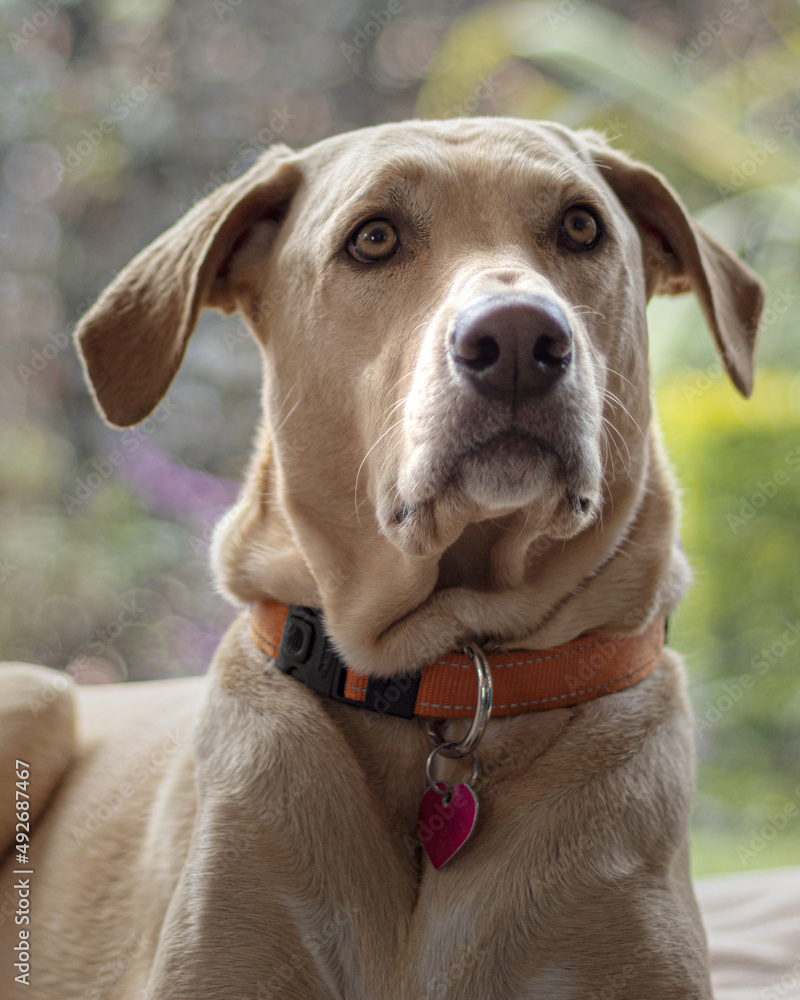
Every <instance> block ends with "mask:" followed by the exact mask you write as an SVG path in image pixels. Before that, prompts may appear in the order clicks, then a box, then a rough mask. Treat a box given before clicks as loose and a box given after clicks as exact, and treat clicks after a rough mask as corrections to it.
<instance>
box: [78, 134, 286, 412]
mask: <svg viewBox="0 0 800 1000" xmlns="http://www.w3.org/2000/svg"><path fill="white" fill-rule="evenodd" d="M292 155H293V154H292V152H291V150H289V149H288V148H287V147H285V146H284V147H278V148H274V149H271V150H269V151H268V152H267V153H265V154H264V156H262V157H261V158H260V159H259V160H258V161H257V162H256V163H255V164H254V165H253V166H252V167H251V168H250V170H248V171H247V172H246V173H245V174H243V175H242V176H241V177H239V178H237V180H235V181H232V182H231V183H229V184H224V185H222V186H221V187H220V188H218V189H217V190H216V191H214V192H213V193H212V194H211V195H209V197H208V198H206V199H205V200H204V201H202V202H200V203H199V204H197V205H195V207H194V208H192V209H191V210H190V211H189V212H187V213H186V215H184V216H183V218H182V219H180V220H179V221H178V222H176V223H175V225H174V226H173V227H172V228H171V229H169V230H167V232H165V233H164V234H163V235H162V236H160V237H159V238H158V239H157V240H156V241H155V242H154V243H151V244H150V246H149V247H147V248H146V249H144V250H143V251H142V252H141V253H140V254H139V255H138V256H137V257H136V258H135V259H134V260H133V261H132V262H131V263H130V264H129V265H128V266H127V267H126V268H125V269H124V270H123V271H122V272H121V273H120V274H119V275H118V276H117V278H116V279H115V280H114V282H113V283H112V284H111V285H110V286H109V287H108V288H107V289H106V290H105V292H103V294H102V295H101V296H100V298H99V299H98V301H97V302H96V303H95V305H94V306H92V308H91V309H90V310H89V312H88V313H87V314H86V315H85V316H84V317H83V319H82V320H81V321H80V323H79V324H78V327H77V329H76V332H75V336H76V341H77V345H78V353H79V355H80V357H81V361H82V364H83V369H84V374H85V376H86V379H87V381H88V382H89V385H90V387H91V388H92V390H93V395H94V398H95V402H96V404H97V407H98V409H99V410H100V412H101V414H102V415H103V416H104V417H105V419H106V420H107V421H108V422H109V423H111V424H113V425H115V426H117V427H129V426H131V425H132V424H137V423H139V422H140V421H142V420H144V418H145V417H146V416H147V415H148V414H149V413H151V412H152V410H153V409H155V407H156V406H157V405H158V403H159V402H160V401H161V399H162V398H163V397H164V395H165V394H166V392H167V389H168V388H169V385H170V383H171V382H172V379H173V378H174V377H175V374H176V372H177V370H178V367H179V365H180V363H181V360H182V358H183V354H184V351H185V350H186V343H187V341H188V339H189V337H190V336H191V334H192V332H193V331H194V328H195V324H196V323H197V319H198V317H199V315H200V313H201V311H202V310H203V309H204V308H206V307H216V308H218V309H220V310H222V311H223V312H226V313H228V312H232V311H233V310H234V309H235V308H236V303H235V295H234V289H233V288H232V284H233V281H234V278H235V267H232V264H235V260H236V255H237V253H239V252H240V251H241V250H242V248H243V247H244V246H245V245H246V242H247V236H248V234H249V232H250V231H251V230H254V231H255V232H257V233H258V242H259V243H260V244H261V245H263V249H267V246H266V241H265V240H264V232H265V231H266V232H267V233H268V234H270V235H271V236H274V233H275V232H276V231H277V228H278V227H277V225H276V224H273V225H272V226H271V227H269V226H267V227H265V226H263V225H262V226H258V225H257V224H258V223H263V222H264V221H265V220H276V221H278V222H279V221H280V220H281V219H282V218H283V217H284V216H285V214H286V211H287V205H288V201H289V199H290V198H291V196H292V194H293V193H294V191H295V190H296V188H297V186H298V183H299V179H300V172H299V169H298V167H297V165H296V163H294V162H291V161H290V159H289V157H291V156H292Z"/></svg>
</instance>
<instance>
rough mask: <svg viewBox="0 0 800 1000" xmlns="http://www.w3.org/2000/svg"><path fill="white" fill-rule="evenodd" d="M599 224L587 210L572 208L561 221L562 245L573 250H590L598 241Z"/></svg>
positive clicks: (577, 207)
mask: <svg viewBox="0 0 800 1000" xmlns="http://www.w3.org/2000/svg"><path fill="white" fill-rule="evenodd" d="M600 234H601V230H600V223H599V222H598V221H597V217H596V216H595V215H594V213H593V212H590V211H589V209H588V208H581V207H579V206H577V205H576V206H574V207H573V208H570V209H568V210H567V211H566V212H565V213H564V218H563V219H562V220H561V234H560V235H561V237H562V243H564V244H565V245H566V246H568V247H569V248H570V249H573V250H591V249H592V248H593V247H594V246H596V245H597V241H598V240H599V239H600Z"/></svg>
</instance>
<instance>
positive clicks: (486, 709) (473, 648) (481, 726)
mask: <svg viewBox="0 0 800 1000" xmlns="http://www.w3.org/2000/svg"><path fill="white" fill-rule="evenodd" d="M464 652H465V653H466V654H467V656H469V658H470V659H471V660H472V663H473V666H474V667H475V673H476V674H477V675H478V697H477V700H476V702H475V716H474V718H473V719H472V725H471V726H470V727H469V732H468V733H467V735H466V736H465V737H464V738H463V740H459V742H458V743H454V742H449V743H440V744H439V745H438V746H437V747H436V750H437V751H438V752H439V753H441V754H442V756H443V757H451V758H456V757H466V756H467V754H471V753H472V752H473V750H474V749H475V747H477V745H478V744H479V743H480V741H481V737H482V736H483V734H484V731H485V730H486V723H487V722H488V721H489V717H490V716H491V714H492V671H491V670H490V668H489V661H488V660H487V659H486V655H485V654H484V652H483V650H482V649H481V647H480V646H478V645H477V644H476V643H474V642H473V643H470V644H469V645H468V646H465V647H464ZM443 747H444V748H446V749H444V750H443V749H442V748H443Z"/></svg>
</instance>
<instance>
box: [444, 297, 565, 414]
mask: <svg viewBox="0 0 800 1000" xmlns="http://www.w3.org/2000/svg"><path fill="white" fill-rule="evenodd" d="M450 355H451V357H452V359H453V361H454V363H455V365H456V367H457V369H458V370H459V371H460V372H462V373H463V374H464V375H465V376H466V377H467V378H468V379H469V380H470V382H471V383H472V384H473V385H474V386H475V388H476V389H478V390H479V391H480V392H482V393H484V394H485V395H487V396H492V397H493V398H495V399H500V400H502V401H503V402H506V403H511V404H512V405H515V404H517V403H521V402H522V401H523V400H524V399H526V398H528V397H530V396H533V395H536V394H538V393H542V392H544V391H545V390H546V389H549V388H550V386H552V385H553V383H554V382H556V381H557V380H558V379H559V378H561V376H562V375H563V374H564V373H565V372H566V371H567V369H568V368H569V366H570V363H571V361H572V331H571V329H570V325H569V320H568V319H567V317H566V315H565V313H564V310H563V309H562V308H561V306H559V305H558V304H557V303H556V302H553V301H552V300H551V299H548V298H547V297H546V296H544V295H524V294H519V295H483V296H481V297H480V298H476V299H473V301H472V302H470V303H468V305H466V306H465V307H464V308H463V309H462V310H461V312H460V313H459V315H458V318H457V319H456V323H455V326H454V328H453V333H452V336H451V339H450Z"/></svg>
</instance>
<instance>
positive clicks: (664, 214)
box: [590, 143, 764, 396]
mask: <svg viewBox="0 0 800 1000" xmlns="http://www.w3.org/2000/svg"><path fill="white" fill-rule="evenodd" d="M590 152H591V155H592V158H593V160H594V162H595V163H596V165H597V166H598V167H599V168H600V173H601V176H602V177H603V179H604V180H605V181H606V182H607V184H608V185H609V186H610V187H611V189H612V190H613V192H614V194H615V195H616V196H617V198H618V199H619V200H620V202H621V203H622V206H623V208H624V209H625V211H626V212H627V214H628V215H629V216H630V218H631V219H632V220H633V222H634V223H635V224H636V226H637V228H638V230H639V235H640V236H641V240H642V250H643V260H644V268H645V280H646V287H647V296H648V298H650V296H651V295H677V294H680V293H681V292H688V291H693V292H694V293H695V295H696V296H697V298H698V299H699V301H700V305H701V306H702V309H703V312H704V314H705V317H706V322H707V323H708V327H709V329H710V331H711V333H712V335H713V337H714V341H715V343H716V345H717V349H718V351H719V354H720V357H721V358H722V362H723V364H724V365H725V368H726V370H727V372H728V375H729V376H730V378H731V381H732V382H733V384H734V385H735V386H736V388H737V389H738V390H739V392H741V393H742V395H743V396H749V395H750V393H751V391H752V388H753V356H754V353H755V346H756V335H757V332H758V323H759V319H760V316H761V311H762V309H763V305H764V289H763V286H762V284H761V281H760V279H759V278H758V277H757V276H756V275H755V274H754V273H753V271H751V270H750V268H749V267H748V266H747V265H746V264H744V263H742V261H741V260H739V258H738V257H735V256H734V255H733V254H732V253H730V252H729V251H728V250H726V249H725V247H723V246H721V245H720V244H719V243H717V241H716V240H715V239H713V238H712V237H711V236H709V234H708V233H707V232H705V230H703V228H702V227H701V226H698V225H697V223H696V222H694V221H693V220H692V219H691V218H690V216H689V213H688V212H687V210H686V208H685V206H684V205H683V203H682V202H681V200H680V198H679V197H678V195H677V194H676V193H675V192H674V191H673V190H672V188H671V187H670V186H669V184H668V183H667V182H666V181H665V180H664V178H663V177H661V175H660V174H657V173H656V172H655V171H654V170H651V169H650V168H649V167H646V166H644V165H643V164H641V163H636V162H635V161H633V160H631V159H629V158H628V157H627V156H625V155H623V154H622V153H618V152H617V151H616V150H612V149H610V148H609V147H608V146H605V145H600V144H599V143H598V144H596V145H595V144H592V145H591V147H590Z"/></svg>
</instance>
